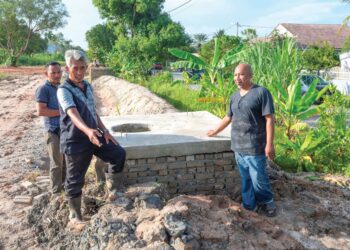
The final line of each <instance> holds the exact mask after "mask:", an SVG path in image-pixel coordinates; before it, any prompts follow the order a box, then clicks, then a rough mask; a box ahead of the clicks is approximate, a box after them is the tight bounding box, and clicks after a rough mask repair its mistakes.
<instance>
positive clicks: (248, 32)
mask: <svg viewBox="0 0 350 250" xmlns="http://www.w3.org/2000/svg"><path fill="white" fill-rule="evenodd" d="M241 34H242V35H243V36H244V37H245V40H247V41H250V40H252V39H254V38H257V37H258V35H257V34H256V29H252V28H248V29H245V30H243V31H242V32H241Z"/></svg>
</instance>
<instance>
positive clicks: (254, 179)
mask: <svg viewBox="0 0 350 250" xmlns="http://www.w3.org/2000/svg"><path fill="white" fill-rule="evenodd" d="M252 76H253V74H252V69H251V67H250V65H248V64H239V65H238V66H237V67H236V69H235V73H234V79H235V83H236V84H237V86H238V89H239V91H237V92H236V93H234V94H233V95H232V96H231V99H230V105H229V110H228V112H227V115H226V116H225V117H224V118H223V119H222V121H221V123H220V124H219V126H218V127H217V128H215V129H213V130H210V131H209V132H208V136H215V135H216V134H218V133H219V132H221V131H222V130H223V129H225V128H226V127H227V126H228V125H229V124H230V123H231V121H232V129H231V149H232V150H233V151H234V152H235V158H236V162H237V166H238V168H239V172H240V175H241V182H242V200H243V207H244V208H246V209H248V210H252V211H256V210H257V209H258V207H260V208H261V209H262V210H263V211H264V212H265V213H266V215H267V216H275V214H276V206H275V204H274V201H273V193H272V190H271V185H270V181H269V177H268V175H267V173H266V165H267V161H266V158H268V159H269V160H273V159H274V157H275V149H274V144H273V140H274V115H273V114H274V106H273V100H272V96H271V94H270V92H269V91H268V90H267V89H265V88H263V87H261V86H259V85H257V84H254V83H252Z"/></svg>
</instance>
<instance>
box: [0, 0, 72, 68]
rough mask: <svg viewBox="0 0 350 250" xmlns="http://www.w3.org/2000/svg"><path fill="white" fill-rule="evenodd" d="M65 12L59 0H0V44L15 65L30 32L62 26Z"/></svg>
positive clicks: (28, 40)
mask: <svg viewBox="0 0 350 250" xmlns="http://www.w3.org/2000/svg"><path fill="white" fill-rule="evenodd" d="M67 16H68V13H67V11H66V8H65V5H64V4H63V3H62V1H61V0H45V1H42V0H0V48H2V49H4V50H5V51H6V52H7V54H8V56H9V58H10V64H11V65H12V66H15V65H16V63H17V60H18V58H19V57H20V56H21V55H22V54H23V53H25V51H26V49H27V48H28V45H29V43H30V40H31V39H32V37H33V35H34V34H40V35H43V34H45V33H46V32H48V31H50V30H52V29H57V28H60V27H63V26H64V24H65V17H67Z"/></svg>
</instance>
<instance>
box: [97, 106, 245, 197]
mask: <svg viewBox="0 0 350 250" xmlns="http://www.w3.org/2000/svg"><path fill="white" fill-rule="evenodd" d="M102 120H103V122H104V124H105V125H106V126H107V128H108V129H109V130H110V131H111V133H112V134H113V136H114V137H115V138H116V139H117V140H118V142H119V143H120V144H121V145H122V146H123V147H124V148H125V149H126V151H127V164H126V166H125V173H126V176H127V182H128V183H129V184H134V183H143V182H148V181H156V182H160V183H164V184H166V185H167V186H168V189H169V191H170V193H173V194H175V193H193V192H196V193H198V192H204V193H217V192H222V191H223V190H225V189H232V187H233V186H240V185H239V176H238V173H237V172H236V171H235V169H234V164H235V163H234V155H233V153H232V151H231V150H230V129H229V128H226V129H225V130H224V131H223V132H222V133H221V134H220V135H219V136H217V137H208V136H207V135H206V133H207V131H208V130H209V129H210V128H214V127H215V126H217V125H218V123H219V122H220V119H219V118H217V117H216V116H214V115H212V114H210V113H208V112H206V111H201V112H188V113H186V112H183V113H166V114H157V115H130V116H120V117H102Z"/></svg>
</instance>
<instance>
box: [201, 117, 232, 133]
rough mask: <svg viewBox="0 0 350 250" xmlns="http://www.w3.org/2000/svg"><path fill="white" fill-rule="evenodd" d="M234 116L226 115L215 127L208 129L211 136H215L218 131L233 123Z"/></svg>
mask: <svg viewBox="0 0 350 250" xmlns="http://www.w3.org/2000/svg"><path fill="white" fill-rule="evenodd" d="M231 120H232V118H231V117H229V116H225V117H224V118H223V119H222V120H221V122H220V124H219V125H218V126H217V127H216V128H215V129H211V130H209V131H208V133H207V135H208V136H209V137H212V136H215V135H217V134H218V133H220V132H221V131H222V130H224V129H225V128H226V127H227V126H228V125H229V124H230V123H231Z"/></svg>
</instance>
